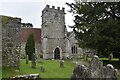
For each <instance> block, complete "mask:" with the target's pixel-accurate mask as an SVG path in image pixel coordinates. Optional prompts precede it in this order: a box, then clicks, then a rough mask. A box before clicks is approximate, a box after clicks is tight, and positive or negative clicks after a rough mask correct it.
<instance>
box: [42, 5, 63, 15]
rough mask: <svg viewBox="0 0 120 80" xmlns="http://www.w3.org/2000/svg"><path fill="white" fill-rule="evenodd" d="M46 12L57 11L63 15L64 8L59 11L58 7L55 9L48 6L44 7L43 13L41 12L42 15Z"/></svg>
mask: <svg viewBox="0 0 120 80" xmlns="http://www.w3.org/2000/svg"><path fill="white" fill-rule="evenodd" d="M48 10H53V11H56V10H57V11H58V12H63V13H65V8H64V7H62V9H60V7H57V8H56V7H55V6H50V5H46V7H45V8H44V9H43V11H42V14H44V13H45V12H46V11H48Z"/></svg>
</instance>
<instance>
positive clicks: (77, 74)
mask: <svg viewBox="0 0 120 80" xmlns="http://www.w3.org/2000/svg"><path fill="white" fill-rule="evenodd" d="M76 78H77V79H81V80H87V79H88V78H89V74H88V68H87V67H86V66H84V65H78V66H77V67H76V68H74V70H73V75H72V77H71V80H76Z"/></svg>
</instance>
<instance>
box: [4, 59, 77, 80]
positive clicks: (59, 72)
mask: <svg viewBox="0 0 120 80" xmlns="http://www.w3.org/2000/svg"><path fill="white" fill-rule="evenodd" d="M40 66H43V67H44V68H45V72H40ZM74 67H75V64H73V63H72V62H71V60H66V61H65V62H64V68H60V67H59V60H43V63H38V62H37V64H36V69H33V68H31V61H29V64H26V62H25V59H21V64H20V70H19V71H18V70H16V69H15V68H3V73H2V74H3V75H2V77H3V78H8V77H11V76H17V75H23V74H39V75H40V77H41V78H70V77H71V75H72V71H73V68H74Z"/></svg>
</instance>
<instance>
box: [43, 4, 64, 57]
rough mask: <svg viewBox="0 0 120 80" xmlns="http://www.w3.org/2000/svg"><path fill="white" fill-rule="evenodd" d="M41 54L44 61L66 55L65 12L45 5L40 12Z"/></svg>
mask: <svg viewBox="0 0 120 80" xmlns="http://www.w3.org/2000/svg"><path fill="white" fill-rule="evenodd" d="M41 30H42V34H41V41H42V53H43V58H44V59H61V58H63V56H64V54H65V53H66V45H65V43H66V42H65V35H66V26H65V10H64V8H62V9H60V7H57V9H55V7H54V6H52V8H50V6H49V5H47V6H46V7H45V8H44V9H43V11H42V29H41Z"/></svg>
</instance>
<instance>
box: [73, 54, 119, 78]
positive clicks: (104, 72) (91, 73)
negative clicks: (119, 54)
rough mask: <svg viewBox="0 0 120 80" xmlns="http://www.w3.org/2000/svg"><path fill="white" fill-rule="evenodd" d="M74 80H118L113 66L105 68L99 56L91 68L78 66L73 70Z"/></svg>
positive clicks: (91, 64)
mask: <svg viewBox="0 0 120 80" xmlns="http://www.w3.org/2000/svg"><path fill="white" fill-rule="evenodd" d="M72 80H117V78H116V71H115V69H114V67H113V66H112V65H111V64H107V65H106V66H103V63H102V61H100V60H99V58H98V56H96V55H95V56H94V57H93V59H92V60H91V61H90V65H89V66H85V65H81V64H80V65H78V66H77V67H76V68H75V69H74V70H73V75H72Z"/></svg>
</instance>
